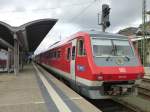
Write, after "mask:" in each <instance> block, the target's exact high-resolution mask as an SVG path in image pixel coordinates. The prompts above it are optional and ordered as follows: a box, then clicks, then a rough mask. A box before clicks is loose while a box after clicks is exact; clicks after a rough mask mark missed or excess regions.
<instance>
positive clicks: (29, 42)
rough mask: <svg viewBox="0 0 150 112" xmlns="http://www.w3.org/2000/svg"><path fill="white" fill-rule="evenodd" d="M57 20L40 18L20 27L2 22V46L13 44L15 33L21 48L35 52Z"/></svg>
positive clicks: (0, 34) (5, 47)
mask: <svg viewBox="0 0 150 112" xmlns="http://www.w3.org/2000/svg"><path fill="white" fill-rule="evenodd" d="M56 22H57V20H56V19H40V20H35V21H32V22H28V23H26V24H23V25H21V26H19V27H12V26H10V25H8V24H6V23H4V22H0V48H3V49H7V47H8V46H13V45H14V34H16V35H17V38H18V41H19V43H20V47H21V49H22V50H25V51H28V52H34V51H35V50H36V48H37V47H38V45H39V44H40V43H41V41H42V40H43V39H44V37H45V36H46V35H47V33H48V32H49V31H50V30H51V29H52V27H53V26H54V25H55V23H56ZM2 41H5V43H4V42H2Z"/></svg>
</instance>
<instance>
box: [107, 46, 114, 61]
mask: <svg viewBox="0 0 150 112" xmlns="http://www.w3.org/2000/svg"><path fill="white" fill-rule="evenodd" d="M115 50H116V46H113V48H112V50H111V53H110V54H113V52H114V54H115ZM110 58H111V56H108V57H107V58H106V61H108V60H109V59H110Z"/></svg>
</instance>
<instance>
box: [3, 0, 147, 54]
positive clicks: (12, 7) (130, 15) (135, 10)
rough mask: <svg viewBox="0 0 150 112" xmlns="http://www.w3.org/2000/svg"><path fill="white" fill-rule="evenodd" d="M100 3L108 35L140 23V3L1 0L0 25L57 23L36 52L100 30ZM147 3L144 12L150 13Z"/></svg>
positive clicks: (121, 0) (128, 0)
mask: <svg viewBox="0 0 150 112" xmlns="http://www.w3.org/2000/svg"><path fill="white" fill-rule="evenodd" d="M103 3H107V4H110V7H111V13H110V22H111V27H110V28H108V29H107V31H108V32H113V33H115V32H117V31H118V30H120V29H123V28H126V27H130V26H138V25H139V24H140V23H141V13H142V0H0V21H3V22H6V23H8V24H10V25H12V26H19V25H22V24H24V23H26V22H29V21H33V20H36V19H43V18H54V19H58V22H57V24H56V25H55V26H54V27H53V29H52V30H51V31H50V32H49V34H48V35H47V36H46V38H45V39H44V41H43V42H42V44H41V45H40V47H39V49H38V50H37V52H39V51H41V50H44V49H46V48H47V47H48V46H49V45H50V44H52V43H53V42H55V41H58V40H59V39H60V37H61V39H64V38H65V37H67V36H69V35H70V34H73V33H75V32H77V31H79V30H91V29H95V30H101V26H99V25H97V23H98V22H97V13H99V12H101V5H102V4H103ZM149 4H150V0H147V9H150V5H149Z"/></svg>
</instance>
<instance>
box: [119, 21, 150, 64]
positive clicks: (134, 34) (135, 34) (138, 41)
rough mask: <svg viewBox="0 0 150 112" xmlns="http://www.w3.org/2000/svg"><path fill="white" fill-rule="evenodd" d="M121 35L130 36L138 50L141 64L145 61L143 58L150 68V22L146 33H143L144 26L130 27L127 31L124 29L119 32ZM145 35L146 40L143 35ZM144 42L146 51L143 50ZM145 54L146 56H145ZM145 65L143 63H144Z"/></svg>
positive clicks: (147, 24)
mask: <svg viewBox="0 0 150 112" xmlns="http://www.w3.org/2000/svg"><path fill="white" fill-rule="evenodd" d="M118 33H119V34H121V35H125V36H129V37H130V38H131V41H132V42H133V45H134V47H135V49H137V51H138V53H139V55H140V58H141V62H142V61H143V57H144V58H145V65H146V66H150V22H147V23H146V31H145V32H143V31H142V24H141V25H139V27H137V28H136V27H129V28H126V29H122V30H120V31H119V32H118ZM144 33H145V35H146V36H145V40H144V37H143V34H144ZM143 40H144V41H145V46H146V49H145V51H143V50H142V46H143V44H142V43H143ZM143 52H144V54H145V55H144V56H143ZM142 63H143V62H142Z"/></svg>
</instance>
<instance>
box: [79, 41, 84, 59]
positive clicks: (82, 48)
mask: <svg viewBox="0 0 150 112" xmlns="http://www.w3.org/2000/svg"><path fill="white" fill-rule="evenodd" d="M85 54H86V52H85V49H84V41H83V40H78V55H80V56H84V55H85Z"/></svg>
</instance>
